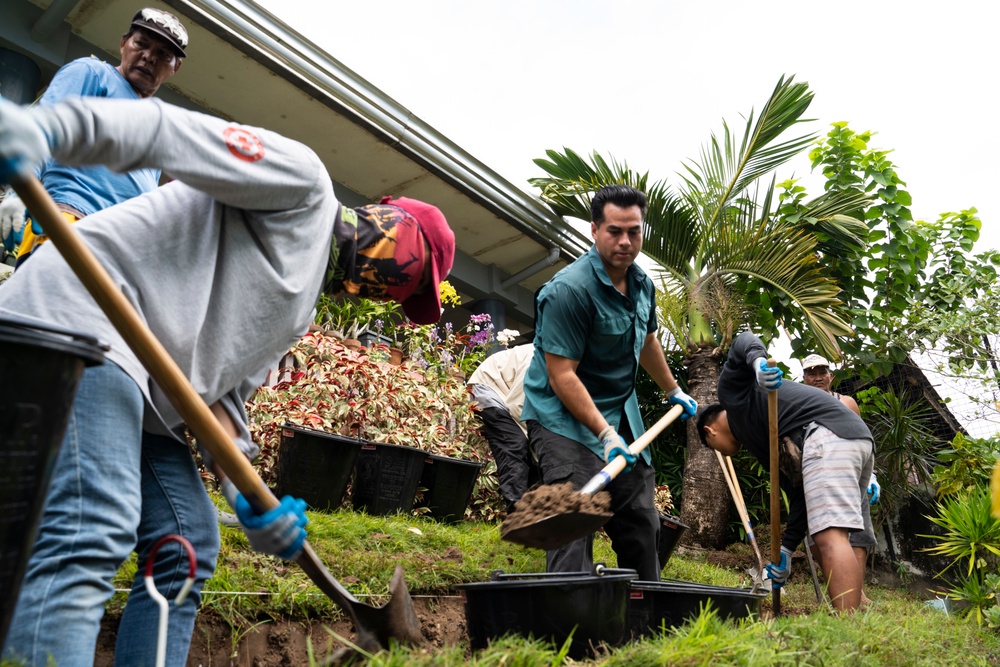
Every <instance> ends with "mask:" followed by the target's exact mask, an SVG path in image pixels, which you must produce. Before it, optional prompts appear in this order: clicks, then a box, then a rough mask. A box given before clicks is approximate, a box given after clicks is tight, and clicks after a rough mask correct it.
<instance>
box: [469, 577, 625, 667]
mask: <svg viewBox="0 0 1000 667" xmlns="http://www.w3.org/2000/svg"><path fill="white" fill-rule="evenodd" d="M636 576H637V575H636V572H635V570H617V569H606V568H604V566H603V565H597V566H595V568H594V572H593V573H590V572H550V573H538V574H503V573H502V572H500V571H494V572H493V573H492V574H491V577H490V581H486V582H481V583H473V584H457V585H456V586H455V588H457V589H459V590H460V591H461V592H462V595H463V597H464V598H465V619H466V625H467V627H468V631H469V640H470V642H471V644H472V648H473V649H481V648H485V647H486V645H487V644H488V643H489V641H490V640H491V639H495V638H497V637H501V636H503V635H505V634H508V633H514V634H519V635H523V636H525V637H526V636H529V635H531V636H533V637H536V638H539V639H547V640H549V641H551V642H553V643H554V644H555V646H556V647H557V648H559V647H561V646H562V645H563V643H564V642H565V641H566V639H567V638H568V637H569V636H570V634H572V635H573V639H572V642H571V643H570V647H569V657H571V658H573V659H574V660H579V659H582V658H585V657H588V656H593V655H594V653H593V650H592V647H596V646H598V645H600V644H604V645H607V646H619V645H621V644H622V643H624V642H626V641H628V639H629V628H628V620H627V612H628V595H629V593H628V590H629V581H630V580H632V579H635V577H636Z"/></svg>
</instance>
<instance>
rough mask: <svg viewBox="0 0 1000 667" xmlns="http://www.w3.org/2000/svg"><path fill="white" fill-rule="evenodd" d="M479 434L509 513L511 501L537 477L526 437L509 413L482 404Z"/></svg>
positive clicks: (521, 494) (512, 503) (536, 468)
mask: <svg viewBox="0 0 1000 667" xmlns="http://www.w3.org/2000/svg"><path fill="white" fill-rule="evenodd" d="M479 417H480V419H482V422H483V427H482V433H483V437H484V438H486V442H487V443H489V446H490V451H492V452H493V460H494V461H496V464H497V477H499V478H500V495H501V496H503V499H504V501H505V502H506V503H507V513H508V514H509V513H510V512H511V511H512V510H513V508H514V503H516V502H517V501H518V500H520V499H521V496H523V495H524V492H525V491H527V490H528V487H529V486H531V485H532V484H534V483H535V482H537V481H538V480H539V479H541V475H540V474H539V472H538V466H536V465H535V462H534V460H533V459H532V458H531V453H530V452H529V451H528V438H527V436H525V435H524V431H522V430H521V427H520V426H518V425H517V422H516V421H514V418H513V417H511V416H510V413H509V412H507V411H506V410H503V409H501V408H483V409H482V410H480V411H479Z"/></svg>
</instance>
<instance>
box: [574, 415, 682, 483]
mask: <svg viewBox="0 0 1000 667" xmlns="http://www.w3.org/2000/svg"><path fill="white" fill-rule="evenodd" d="M682 412H684V408H683V407H682V406H680V405H675V406H674V407H672V408H670V409H669V410H667V414H665V415H663V416H662V417H660V418H659V420H657V422H656V423H655V424H653V425H652V426H650V427H649V430H648V431H646V432H645V433H643V434H642V435H640V436H639V437H638V438H636V439H635V440H634V441H633V442H632V444H631V445H629V446H628V450H629V451H630V452H632V454H634V455H635V456H638V455H639V453H640V452H641V451H642V450H644V449H646V447H648V446H649V443H651V442H653V440H656V436H658V435H660V433H662V432H663V429H665V428H667V427H668V426H670V424H672V423H673V421H674V420H675V419H677V418H678V417H680V416H681V413H682ZM622 470H625V457H624V456H616V457H615V458H613V459H611V462H610V463H608V464H607V465H606V466H604V467H603V468H602V469H601V471H600V472H599V473H597V474H596V475H594V476H593V477H591V478H590V481H589V482H587V483H586V484H585V485H584V486H583V488H582V489H580V493H583V494H587V495H593V494H595V493H597V492H598V491H600V490H601V489H603V488H604V487H605V486H607V485H608V484H609V483H610V482H611V480H613V479H614V478H615V477H617V476H618V475H619V473H621V471H622Z"/></svg>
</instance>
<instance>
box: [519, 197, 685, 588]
mask: <svg viewBox="0 0 1000 667" xmlns="http://www.w3.org/2000/svg"><path fill="white" fill-rule="evenodd" d="M646 205H647V204H646V195H645V194H643V193H642V192H640V191H639V190H636V189H635V188H632V187H630V186H626V185H610V186H606V187H604V188H601V189H600V190H599V191H598V192H597V193H596V194H595V195H594V198H593V200H592V201H591V217H592V222H591V226H590V231H591V235H592V236H593V238H594V245H593V246H592V247H591V248H590V250H589V251H588V252H587V254H585V255H583V256H582V257H580V258H579V259H577V260H576V261H575V262H573V263H572V264H570V265H569V266H567V267H566V268H564V269H563V270H562V271H560V272H559V273H558V274H556V276H555V277H554V278H553V279H552V280H550V281H549V282H548V283H547V284H546V285H545V286H544V287H542V289H541V291H540V292H539V293H538V297H537V301H536V308H535V341H534V343H535V354H534V356H533V358H532V361H531V366H530V367H529V368H528V373H527V376H526V377H525V381H524V392H525V404H524V411H523V413H522V415H521V419H522V420H524V421H526V423H527V427H528V438H529V440H530V442H531V446H532V449H533V450H534V451H535V452H536V454H537V455H538V465H539V468H540V469H541V472H542V481H543V482H544V483H545V484H559V483H562V482H572V483H573V484H574V485H576V487H577V488H579V487H581V486H583V485H584V484H585V483H586V482H587V481H588V480H589V479H590V478H591V477H593V476H594V475H595V474H596V473H597V472H598V471H599V470H600V469H601V468H603V467H604V465H605V464H606V463H607V462H608V461H610V460H611V459H613V458H614V457H616V456H624V457H625V459H626V462H627V464H628V466H627V467H626V469H625V470H626V472H627V474H624V473H623V474H621V475H619V476H618V477H617V478H616V479H614V480H613V481H612V482H611V483H610V484H609V485H608V486H607V489H606V490H607V491H608V492H609V493H610V494H611V511H612V512H613V513H614V516H613V517H612V518H611V520H610V521H608V523H607V524H606V525H605V526H604V529H605V531H606V532H607V534H608V536H609V537H610V538H611V545H612V548H613V549H614V551H615V554H616V555H617V556H618V566H619V567H623V568H629V569H634V570H636V571H637V572H638V573H639V578H640V579H642V580H644V581H657V580H659V578H660V563H659V559H658V556H657V540H658V537H659V517H658V514H657V511H656V508H655V506H654V505H653V487H654V485H655V477H656V474H655V471H654V470H653V467H652V465H651V463H650V456H649V452H648V450H647V451H644V452H642V454H640V456H639V457H636V456H633V455H632V454H631V452H629V450H628V444H627V443H629V442H632V441H633V440H634V439H635V438H636V437H638V436H640V435H642V434H643V432H644V431H645V427H644V426H643V423H642V416H641V414H640V413H639V402H638V400H637V399H636V395H635V378H636V373H637V372H638V367H639V366H640V365H641V366H642V367H643V368H644V369H645V370H646V372H647V373H649V374H650V375H651V376H652V377H653V379H654V380H656V383H657V384H658V385H659V386H660V388H661V389H663V390H664V391H665V392H666V393H667V397H668V399H669V401H670V402H671V403H677V404H680V405H681V406H683V407H684V418H685V419H686V418H687V417H690V416H691V415H693V414H695V412H696V411H697V408H698V405H697V403H695V401H694V399H692V398H691V397H690V396H688V395H687V394H686V393H684V392H683V391H681V389H680V387H679V386H678V385H677V381H676V380H675V379H674V376H673V373H671V372H670V368H669V367H668V366H667V361H666V358H665V357H664V354H663V347H662V346H661V345H660V341H659V340H658V339H657V337H656V330H657V320H656V302H655V294H656V291H655V288H654V286H653V281H652V280H650V278H649V276H647V275H646V273H645V272H644V271H643V270H642V269H641V268H639V267H638V266H636V265H635V258H636V257H637V256H638V255H639V251H640V250H641V248H642V226H643V218H644V216H645V214H646ZM592 565H593V536H588V537H585V538H582V539H579V540H576V541H575V542H571V543H570V544H568V545H566V546H564V547H561V548H559V549H555V550H552V551H549V552H548V553H547V554H546V568H547V570H548V571H549V572H579V571H586V570H589V569H590V568H591V567H592Z"/></svg>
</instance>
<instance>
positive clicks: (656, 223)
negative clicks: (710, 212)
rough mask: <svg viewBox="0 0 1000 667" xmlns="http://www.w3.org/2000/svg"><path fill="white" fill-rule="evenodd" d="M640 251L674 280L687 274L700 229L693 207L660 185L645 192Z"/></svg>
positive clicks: (696, 249) (695, 252) (694, 252)
mask: <svg viewBox="0 0 1000 667" xmlns="http://www.w3.org/2000/svg"><path fill="white" fill-rule="evenodd" d="M648 197H649V211H648V212H647V214H646V224H645V227H644V229H643V240H642V251H643V252H644V253H646V254H647V255H649V257H650V258H652V259H653V260H654V261H656V262H657V263H658V264H660V265H661V266H662V267H663V268H664V270H666V271H668V272H670V273H671V274H673V275H674V277H676V278H677V279H685V278H688V277H690V276H689V273H690V271H691V258H692V257H694V256H696V254H697V251H698V245H699V238H700V231H699V228H700V226H699V223H698V219H697V216H696V215H695V212H694V210H693V209H692V208H691V207H690V206H688V205H687V204H686V203H685V201H684V200H683V199H681V198H680V197H678V196H677V195H674V194H672V193H670V192H668V191H667V190H666V188H665V187H663V186H662V185H660V184H656V186H655V188H654V189H653V190H651V192H650V193H648Z"/></svg>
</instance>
